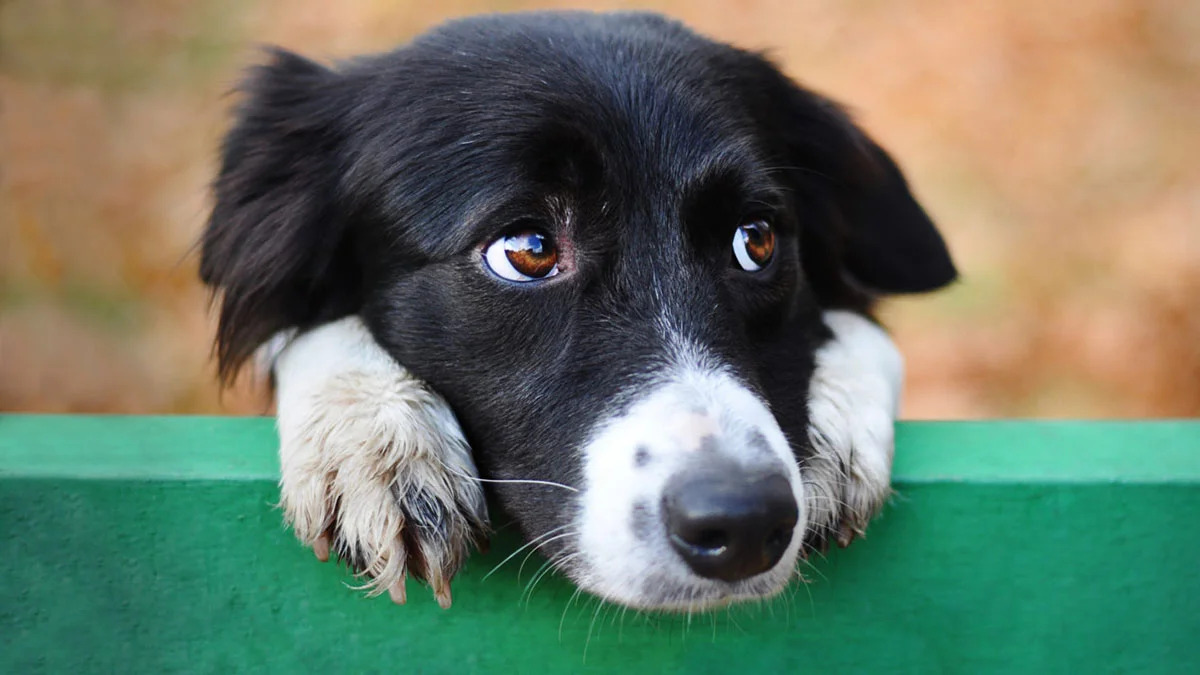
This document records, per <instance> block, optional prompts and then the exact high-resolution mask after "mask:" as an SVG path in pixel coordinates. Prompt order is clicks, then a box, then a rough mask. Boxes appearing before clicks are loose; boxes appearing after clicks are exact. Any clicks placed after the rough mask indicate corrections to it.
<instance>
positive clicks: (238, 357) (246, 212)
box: [200, 50, 357, 382]
mask: <svg viewBox="0 0 1200 675" xmlns="http://www.w3.org/2000/svg"><path fill="white" fill-rule="evenodd" d="M340 82H341V76H340V75H338V74H337V73H335V72H333V71H331V70H329V69H327V68H325V67H323V66H321V65H318V64H316V63H313V62H312V61H308V60H306V59H304V58H301V57H299V56H296V55H295V54H291V53H289V52H286V51H283V50H272V51H271V52H270V59H269V61H268V62H267V63H266V64H265V65H262V66H258V67H256V68H254V69H253V70H252V71H251V72H250V73H249V75H248V76H247V78H246V79H245V81H243V83H242V85H241V88H240V89H241V92H242V94H243V95H244V97H245V98H244V100H243V102H242V104H241V105H240V106H239V108H238V109H237V113H236V119H235V122H234V126H233V128H232V129H231V130H230V131H229V133H228V135H227V136H226V137H225V141H224V144H223V146H222V154H221V166H220V171H219V173H218V175H217V178H216V181H215V183H214V192H215V204H214V206H213V210H212V215H211V216H210V218H209V220H208V225H207V228H206V230H205V232H204V235H203V239H202V250H201V261H200V276H201V278H202V279H203V280H204V282H205V283H207V284H209V285H210V286H211V287H212V288H213V292H214V294H216V297H218V298H219V303H220V319H219V326H218V329H217V344H216V351H217V359H218V369H219V372H220V375H221V378H222V380H224V381H226V382H228V381H229V380H230V379H231V378H232V377H233V376H234V375H235V374H236V372H237V370H238V367H239V366H240V365H241V364H242V363H243V362H245V360H246V359H247V358H248V357H249V356H250V355H252V354H253V353H254V350H255V349H256V348H257V347H258V346H259V345H261V344H262V343H263V342H265V341H266V340H268V339H269V338H270V337H271V336H272V335H273V334H274V333H276V332H277V331H279V330H282V329H285V328H289V327H305V326H308V325H311V324H313V323H315V322H318V321H321V320H327V319H331V318H334V317H336V316H338V315H340V314H345V313H348V312H350V311H353V308H352V307H351V306H350V305H351V304H352V302H353V298H354V296H355V294H356V292H357V291H356V284H357V281H356V277H355V275H354V273H353V269H354V268H353V265H352V261H350V260H348V258H349V257H350V247H349V245H348V242H347V241H346V239H347V237H346V235H345V229H346V227H345V222H344V217H343V214H342V213H341V212H340V209H339V207H338V195H337V192H336V191H337V189H338V187H337V186H338V173H337V166H338V163H339V161H340V160H339V151H340V149H341V140H340V134H339V132H338V116H339V114H340V111H341V110H344V105H343V103H344V102H343V100H342V96H341V94H340V90H341V87H340V86H339V84H340Z"/></svg>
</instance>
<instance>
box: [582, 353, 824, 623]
mask: <svg viewBox="0 0 1200 675" xmlns="http://www.w3.org/2000/svg"><path fill="white" fill-rule="evenodd" d="M583 465H584V482H583V485H582V489H581V491H580V497H579V499H580V507H581V508H580V509H579V515H578V516H577V517H576V522H575V527H576V532H577V536H576V545H577V546H578V549H579V550H578V552H577V555H573V556H572V559H573V563H572V565H570V566H569V567H568V568H567V571H568V573H569V574H570V575H571V576H572V578H574V580H575V581H576V583H578V584H579V585H580V586H582V587H583V588H584V589H586V590H589V591H591V592H593V593H596V594H598V595H600V596H602V597H604V598H606V599H608V600H612V601H615V602H619V603H622V604H626V605H630V606H634V607H643V608H654V609H678V610H693V609H700V608H704V607H711V606H716V605H722V604H726V603H728V602H731V601H735V600H740V599H749V598H761V597H766V596H769V595H773V594H774V593H777V592H778V591H780V590H782V589H783V588H784V586H785V585H786V584H787V582H788V580H789V579H790V578H791V576H792V572H793V567H794V565H795V562H796V558H797V554H798V552H799V547H800V543H801V540H802V538H803V532H804V527H805V515H806V514H805V509H804V499H803V496H804V495H803V487H802V481H801V479H800V471H799V467H798V465H797V463H796V460H795V458H794V457H793V455H792V451H791V448H790V446H789V444H788V442H787V440H786V438H785V437H784V435H783V432H782V431H781V430H780V428H779V425H778V423H777V422H776V421H775V418H774V417H773V416H772V415H771V413H770V411H769V410H768V408H767V406H766V404H765V403H763V402H762V400H761V399H759V398H758V396H756V395H755V394H754V393H753V392H751V391H750V390H749V389H748V388H747V387H745V386H744V385H743V384H741V383H740V382H738V381H737V380H736V379H735V378H734V377H732V376H731V375H729V374H728V373H727V372H724V371H723V370H720V369H713V370H699V369H687V370H684V371H682V372H680V373H678V374H676V375H675V376H674V377H671V378H670V379H667V380H666V381H664V382H662V383H661V384H660V385H658V386H657V387H655V388H653V389H652V390H650V391H648V392H647V393H646V394H645V395H643V396H642V397H641V398H640V399H638V400H637V401H635V403H634V404H633V405H632V406H631V407H630V408H629V409H628V410H627V411H626V412H624V413H623V414H621V415H619V416H617V417H615V418H612V419H607V420H604V421H602V422H601V423H600V424H599V425H598V426H597V430H596V432H595V433H593V435H592V439H591V440H590V442H588V443H587V444H586V445H585V446H584V448H583Z"/></svg>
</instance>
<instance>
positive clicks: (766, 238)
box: [733, 220, 775, 272]
mask: <svg viewBox="0 0 1200 675" xmlns="http://www.w3.org/2000/svg"><path fill="white" fill-rule="evenodd" d="M774 255H775V232H774V231H773V230H772V229H771V226H770V225H768V224H767V221H765V220H756V221H754V222H752V223H746V224H745V225H742V226H741V227H739V228H738V229H737V230H736V231H734V233H733V259H734V260H735V261H736V262H737V264H738V266H739V267H741V268H742V269H744V270H746V271H747V272H757V271H759V270H761V269H762V268H764V267H766V266H767V263H769V262H771V257H772V256H774Z"/></svg>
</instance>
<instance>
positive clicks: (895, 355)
mask: <svg viewBox="0 0 1200 675" xmlns="http://www.w3.org/2000/svg"><path fill="white" fill-rule="evenodd" d="M824 319H825V323H826V324H827V325H828V326H829V328H830V329H831V330H832V331H833V333H834V337H833V339H832V340H830V341H829V342H828V343H827V344H826V345H824V346H823V347H822V348H821V349H820V350H818V352H817V354H816V370H815V372H814V374H813V378H812V382H811V387H810V394H809V401H808V406H809V414H810V440H811V442H812V445H813V448H814V450H815V454H814V456H813V457H811V458H810V459H808V460H807V461H806V462H805V463H804V465H803V466H800V467H798V466H797V463H796V462H795V460H794V458H793V455H792V453H791V450H790V448H789V447H788V444H787V442H786V439H785V438H784V436H783V433H782V432H781V431H780V429H779V426H778V424H777V423H776V422H775V420H774V418H773V417H772V416H771V414H770V412H769V410H768V408H767V406H766V405H765V404H764V403H763V402H762V401H761V400H759V399H758V397H756V396H755V395H754V394H753V393H751V392H750V391H749V390H748V389H746V388H745V387H744V386H743V385H742V384H741V383H739V382H737V381H736V380H735V379H734V378H732V377H731V376H730V375H729V374H728V373H726V372H724V371H723V370H722V369H721V368H720V366H719V364H715V363H713V362H712V361H711V360H710V359H708V358H707V356H706V355H705V354H704V353H703V351H702V350H698V349H696V348H695V347H694V345H689V344H686V343H685V341H681V340H678V339H675V340H674V341H673V342H672V345H673V351H675V352H676V355H677V357H678V359H677V360H678V362H679V363H678V365H677V367H675V368H674V369H673V370H672V371H671V373H670V374H668V376H667V377H666V378H665V379H664V380H663V381H660V383H659V384H658V385H657V386H656V387H654V388H653V389H652V390H651V391H650V392H648V393H647V394H646V395H644V397H643V398H642V400H640V401H639V402H636V403H635V404H634V405H633V406H632V407H631V408H630V409H629V410H628V412H627V413H626V414H624V415H623V416H621V417H620V418H618V419H614V420H609V421H606V422H604V423H602V424H600V425H598V427H597V431H596V432H595V433H594V434H593V437H592V439H591V441H590V442H589V444H588V445H587V447H585V448H584V449H583V450H582V452H583V455H584V457H585V467H584V471H585V475H584V481H585V483H584V485H583V486H582V488H583V489H582V490H581V496H580V515H579V519H578V532H577V536H578V540H577V544H578V547H579V555H574V556H571V564H570V565H569V568H570V571H571V572H572V576H574V577H575V579H576V581H577V582H578V583H579V584H580V585H581V586H582V587H584V588H586V589H588V590H590V591H592V592H595V593H597V594H599V595H602V596H604V597H606V598H609V599H611V600H615V601H618V602H622V603H625V604H629V605H634V606H642V607H657V608H672V607H673V608H677V609H698V608H701V607H705V606H712V605H717V604H722V603H725V602H729V601H731V600H736V599H740V598H750V597H762V596H766V595H770V594H772V593H775V592H777V591H779V590H780V589H782V588H783V587H784V585H785V584H786V583H787V581H788V580H789V578H790V577H791V574H792V569H793V566H794V564H795V559H796V557H797V555H798V553H799V550H800V546H801V541H802V539H803V537H804V534H805V533H806V532H809V533H812V532H818V531H821V532H830V533H832V534H833V535H834V536H837V537H839V539H840V538H842V537H843V536H852V535H853V534H854V533H855V532H861V530H862V528H863V527H865V525H866V522H867V521H868V520H869V519H870V517H871V516H872V515H874V513H876V512H877V511H878V510H879V508H880V507H881V506H882V504H883V502H884V500H885V499H886V498H887V496H888V494H889V478H890V472H891V462H892V451H893V431H892V421H893V419H894V417H895V416H896V413H897V409H898V404H899V396H900V384H901V381H902V379H903V362H902V359H901V357H900V354H899V352H898V351H897V350H896V347H895V345H894V344H893V343H892V341H891V339H890V338H889V337H888V336H887V334H886V333H885V332H884V331H883V330H882V329H880V328H879V327H878V326H876V325H875V324H874V323H872V322H871V321H869V320H867V319H865V318H863V317H861V316H859V315H857V314H853V313H850V312H843V311H830V312H826V313H825V315H824ZM668 332H669V333H673V332H672V331H668ZM668 337H669V338H670V337H671V336H670V335H668ZM281 340H283V338H281ZM676 343H678V344H676ZM274 349H276V350H279V349H280V346H279V344H276V345H275V346H274ZM276 377H277V382H278V389H277V396H278V404H279V432H280V464H281V468H282V479H281V482H280V485H281V488H282V492H283V507H284V509H285V513H286V516H287V519H288V521H289V522H290V523H292V525H293V527H294V528H295V531H296V534H297V536H298V537H299V538H300V539H301V540H302V541H304V542H305V543H306V544H309V545H312V546H315V547H316V548H317V549H318V555H320V550H319V549H320V548H321V546H323V545H327V544H328V540H327V539H326V537H327V536H328V534H329V532H330V531H331V528H332V527H333V526H334V525H335V524H336V526H337V529H338V530H339V532H340V533H341V536H342V537H343V539H345V540H346V541H347V542H348V543H350V544H352V545H354V546H357V547H359V548H361V550H363V551H364V552H365V553H366V554H367V560H366V562H367V567H366V572H367V574H368V576H369V577H370V580H369V581H368V582H367V585H368V586H369V587H370V588H371V589H372V592H382V590H384V589H387V590H389V591H391V592H392V594H393V597H394V598H397V599H400V600H402V599H403V584H404V573H405V565H404V561H405V555H406V553H405V550H404V545H403V542H402V540H401V538H400V532H401V530H402V528H403V527H404V525H405V504H404V503H403V502H402V501H398V500H397V498H396V496H395V494H394V493H393V491H392V487H393V486H397V487H398V488H399V489H398V494H401V495H403V494H406V492H405V488H407V487H412V486H414V485H416V486H420V487H423V488H424V489H425V490H426V492H427V493H428V494H431V495H434V496H435V497H436V498H437V499H438V500H439V501H440V502H442V504H443V505H444V506H445V510H446V512H447V513H448V514H450V515H451V516H452V518H454V519H455V522H454V523H452V527H451V537H450V538H449V540H448V541H446V542H440V541H436V540H427V539H420V542H421V545H422V546H423V554H424V556H425V558H426V560H431V561H438V560H442V561H445V563H446V564H443V565H440V566H439V565H437V564H431V565H430V567H431V568H433V569H434V571H433V574H434V575H437V574H438V573H439V571H444V570H450V573H452V571H453V570H455V569H457V560H458V558H459V557H461V556H463V555H465V554H466V546H467V542H468V541H469V540H470V532H471V528H472V527H478V526H480V525H481V524H482V523H485V522H486V514H485V513H484V504H483V496H482V492H481V490H480V488H479V482H478V481H477V480H476V478H477V472H476V469H475V466H474V464H473V462H472V461H471V457H470V452H469V448H468V447H467V445H466V442H465V441H464V439H463V436H462V432H461V430H460V428H459V426H458V424H457V422H456V421H455V419H454V416H453V414H452V412H451V411H450V409H449V408H448V406H447V405H446V403H445V401H444V400H443V399H441V397H440V396H438V395H437V394H435V393H434V392H432V391H430V390H429V389H428V388H427V387H425V386H424V384H423V383H421V382H420V381H418V380H416V379H415V378H413V377H412V376H411V375H410V374H409V373H408V372H407V371H406V370H405V369H403V368H401V367H400V366H399V365H397V364H396V363H395V362H394V361H393V360H392V359H391V358H390V357H389V356H388V354H387V353H386V352H384V351H383V350H382V349H381V348H380V347H379V346H378V345H377V344H376V343H375V342H374V340H373V339H372V337H371V335H370V334H369V332H367V330H366V329H365V328H364V327H363V325H362V324H361V322H360V321H359V320H358V319H355V318H350V319H344V320H342V321H338V322H335V323H332V324H329V325H326V326H323V327H321V328H318V329H316V330H314V331H311V332H309V333H306V334H303V335H301V336H300V337H299V338H296V339H294V340H293V341H291V342H290V343H288V344H286V346H284V347H282V351H281V353H280V355H279V357H278V360H277V363H276ZM755 430H757V431H758V432H759V433H762V434H763V436H764V437H765V438H766V439H767V442H768V445H769V447H770V453H769V454H770V455H771V457H763V456H757V455H752V454H739V452H741V451H742V450H744V449H745V450H747V451H748V448H747V446H746V444H745V443H743V442H740V441H744V439H745V438H746V437H747V435H749V434H752V433H753V432H754V431H755ZM709 434H712V435H714V436H716V437H717V438H718V439H719V440H720V441H722V442H721V443H720V446H721V447H722V448H723V451H724V452H727V453H730V454H729V456H730V458H731V459H733V460H735V461H739V462H743V463H745V464H747V465H754V464H755V463H762V462H773V461H778V462H781V463H782V464H783V467H784V468H785V470H786V471H787V472H788V475H789V479H790V480H791V482H792V485H793V493H794V495H795V497H796V499H797V503H798V504H799V505H800V518H799V521H798V524H797V531H796V532H794V533H793V537H792V542H791V544H790V545H789V547H788V549H787V551H786V552H785V553H784V556H783V558H782V559H781V560H780V562H779V563H778V564H777V565H776V566H775V567H774V568H772V569H771V570H768V571H767V572H764V573H763V574H760V575H758V576H756V577H754V578H752V579H748V580H745V581H742V582H737V583H734V584H728V583H723V582H719V581H714V580H709V579H704V578H701V577H698V576H696V575H694V574H692V573H691V572H690V571H689V570H688V568H687V567H686V565H685V564H684V563H683V561H682V560H681V559H679V558H678V556H677V555H676V554H675V553H674V552H673V551H672V550H671V549H670V546H669V544H668V543H667V541H666V539H665V536H664V537H663V538H662V539H661V540H660V541H641V540H639V539H638V537H636V536H634V533H633V531H632V526H631V522H632V520H631V510H632V509H633V506H634V505H635V504H642V505H643V506H644V507H645V508H647V509H649V511H650V513H649V514H648V516H647V517H648V522H651V523H654V524H655V525H656V526H657V524H658V523H661V517H660V515H659V513H658V508H659V504H660V499H661V492H662V488H663V486H664V485H665V483H666V481H667V480H668V479H669V477H670V476H671V475H673V473H674V471H676V470H677V469H678V468H679V467H680V465H681V464H682V462H683V461H684V460H685V459H686V458H687V456H688V455H689V453H691V452H693V451H694V448H695V447H696V445H697V444H698V442H699V439H701V438H703V437H704V436H705V435H709ZM641 448H644V449H646V450H647V451H648V454H649V457H650V459H649V461H648V463H647V464H646V465H645V466H643V467H636V468H635V455H636V453H637V452H638V450H639V449H641ZM462 504H466V505H469V508H468V509H466V511H467V512H466V513H464V512H463V509H461V508H456V505H462ZM335 505H338V508H336V509H335ZM335 520H336V522H335ZM648 580H650V581H652V582H653V583H644V582H647V581H648ZM430 581H431V583H432V584H433V585H434V588H435V590H436V589H445V597H444V599H445V601H446V602H448V599H449V595H448V582H449V579H448V578H439V579H437V580H435V579H432V578H431V579H430ZM438 592H439V599H443V597H442V595H441V592H442V591H441V590H439V591H438Z"/></svg>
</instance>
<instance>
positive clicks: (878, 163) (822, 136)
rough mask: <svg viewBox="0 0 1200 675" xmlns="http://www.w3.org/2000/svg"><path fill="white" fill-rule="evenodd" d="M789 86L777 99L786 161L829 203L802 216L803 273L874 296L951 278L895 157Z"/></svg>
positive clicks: (829, 106)
mask: <svg viewBox="0 0 1200 675" xmlns="http://www.w3.org/2000/svg"><path fill="white" fill-rule="evenodd" d="M786 89H787V94H786V95H784V96H781V97H779V98H777V99H775V102H774V103H773V105H776V106H777V105H778V104H779V102H780V101H785V102H786V103H785V106H786V110H784V111H783V112H782V114H780V113H778V112H777V113H776V115H778V116H777V117H776V123H777V124H779V125H780V126H779V127H778V129H779V131H778V132H777V133H778V134H779V135H780V136H781V137H782V138H783V139H784V147H785V148H786V150H785V151H786V153H787V157H786V158H785V159H786V161H787V162H788V164H789V165H791V166H792V167H793V170H794V171H796V176H797V178H798V180H802V181H806V182H807V183H809V184H812V183H813V182H814V181H817V182H819V183H820V185H821V191H822V192H823V193H825V194H823V195H822V197H823V198H824V199H825V200H826V201H827V203H828V204H827V205H828V206H830V207H831V208H829V209H827V210H828V211H829V212H828V213H825V214H822V216H821V217H818V218H813V219H811V220H810V219H807V218H805V214H803V213H801V214H800V217H801V221H802V230H803V232H804V235H803V236H804V239H803V242H802V243H803V245H804V246H805V260H804V263H805V266H806V270H807V271H809V272H810V273H812V272H814V271H817V272H818V274H819V273H820V272H821V271H822V269H821V268H824V270H823V271H824V272H826V274H827V275H828V274H837V275H838V276H841V277H843V278H842V279H840V280H837V281H835V280H833V279H826V280H824V281H825V283H824V284H823V285H825V286H827V287H830V286H839V287H842V286H851V287H854V288H856V289H858V290H861V291H866V292H867V293H869V294H876V293H884V294H886V293H919V292H923V291H931V290H934V289H937V288H941V287H943V286H945V285H947V284H949V283H950V282H952V281H954V279H955V278H956V277H957V274H958V273H957V271H956V270H955V268H954V263H953V262H952V261H951V259H950V252H949V251H948V250H947V248H946V244H945V242H944V241H943V240H942V236H941V234H939V233H938V230H937V228H936V227H934V225H933V222H932V221H931V220H930V219H929V216H928V215H926V214H925V211H924V209H922V208H921V205H920V204H918V203H917V201H916V199H915V198H914V197H913V195H912V192H911V191H910V190H909V188H908V183H907V181H905V179H904V176H903V175H902V174H901V173H900V169H899V168H898V167H897V166H896V163H895V161H893V160H892V158H891V157H890V156H888V154H887V153H886V152H884V150H883V149H882V148H880V147H879V145H878V144H876V143H875V142H874V141H873V140H871V139H870V138H868V137H867V135H866V134H865V133H863V132H862V130H860V129H859V128H858V127H857V126H855V125H854V124H853V123H852V122H851V121H850V118H849V116H848V115H847V114H846V113H845V112H844V111H843V110H842V109H841V108H840V107H838V106H837V105H836V104H835V103H833V102H832V101H829V100H828V99H825V98H823V97H820V96H817V95H816V94H813V93H811V92H808V91H806V90H803V89H801V88H799V87H797V86H796V85H794V84H792V83H790V82H789V83H787V85H786ZM814 268H815V269H814ZM818 285H821V284H818ZM818 290H820V289H818Z"/></svg>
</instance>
